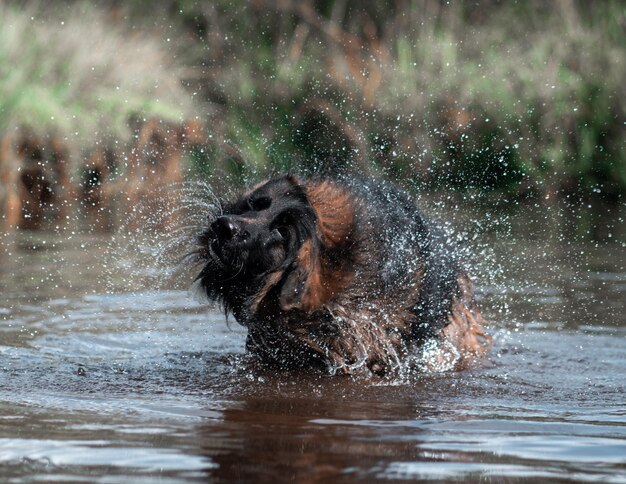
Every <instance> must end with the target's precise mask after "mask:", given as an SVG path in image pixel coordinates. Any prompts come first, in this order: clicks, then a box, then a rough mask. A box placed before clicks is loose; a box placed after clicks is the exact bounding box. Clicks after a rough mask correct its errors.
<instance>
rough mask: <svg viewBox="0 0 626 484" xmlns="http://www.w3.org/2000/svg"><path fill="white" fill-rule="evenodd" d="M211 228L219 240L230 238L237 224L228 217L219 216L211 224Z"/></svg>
mask: <svg viewBox="0 0 626 484" xmlns="http://www.w3.org/2000/svg"><path fill="white" fill-rule="evenodd" d="M211 229H213V232H215V235H217V238H218V240H219V241H220V242H225V241H227V240H231V239H232V238H233V237H234V236H235V235H236V234H237V232H238V229H237V226H236V225H235V223H234V222H233V221H232V219H230V218H229V217H219V218H218V219H217V220H216V221H215V222H213V223H212V224H211Z"/></svg>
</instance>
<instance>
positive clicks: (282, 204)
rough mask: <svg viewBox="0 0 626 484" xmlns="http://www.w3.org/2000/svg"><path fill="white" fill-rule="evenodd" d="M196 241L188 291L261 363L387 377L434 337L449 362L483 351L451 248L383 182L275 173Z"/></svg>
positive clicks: (484, 341)
mask: <svg viewBox="0 0 626 484" xmlns="http://www.w3.org/2000/svg"><path fill="white" fill-rule="evenodd" d="M198 244H199V248H198V251H197V252H198V254H199V256H200V258H201V260H202V261H203V263H204V264H205V265H204V267H203V269H202V271H201V272H200V274H199V275H198V278H197V280H196V285H197V286H198V287H199V288H200V289H201V291H202V292H203V293H205V294H206V295H207V296H208V298H209V299H210V300H213V301H218V302H220V303H221V304H222V305H223V307H224V309H225V311H226V312H227V313H232V314H233V315H234V317H235V319H236V320H237V321H238V322H239V323H241V324H242V325H244V326H246V327H247V329H248V336H247V342H246V346H247V349H248V350H249V351H250V352H251V353H252V354H253V355H255V356H256V357H257V358H258V360H260V361H261V362H262V363H264V364H267V365H272V366H276V367H279V368H317V369H321V370H322V371H325V372H330V373H346V374H355V373H362V372H368V370H369V372H370V373H373V374H377V375H385V374H391V373H393V372H396V371H397V370H398V369H399V368H401V367H402V365H403V361H404V360H406V359H407V357H408V355H410V354H415V353H416V352H419V350H420V349H421V348H424V347H425V346H426V345H429V344H431V343H432V342H433V341H434V342H439V343H440V344H443V345H445V346H447V347H448V348H449V349H450V350H451V352H452V354H454V364H455V365H457V366H459V365H466V364H467V363H468V362H469V361H472V360H473V359H476V358H478V357H480V356H482V355H484V354H485V352H486V351H487V350H488V347H489V346H490V338H489V337H488V336H487V335H486V333H485V330H484V328H483V324H484V319H483V317H482V316H481V314H480V311H479V310H478V308H477V307H476V304H475V301H474V296H473V291H472V283H471V281H470V278H469V276H468V274H467V273H466V271H465V270H464V269H463V268H462V267H461V264H460V263H459V261H458V257H457V252H458V251H457V249H456V248H455V247H454V246H453V245H452V243H451V242H450V239H449V237H448V236H447V235H446V234H445V233H444V231H443V230H441V229H440V228H438V227H436V226H435V225H433V224H430V223H429V222H427V221H426V220H425V219H424V218H423V217H422V216H421V215H420V213H419V212H418V210H417V208H416V205H415V203H414V201H413V200H412V199H411V198H410V197H409V196H408V195H407V194H405V193H403V192H401V191H400V190H398V189H397V188H395V187H394V186H393V185H391V184H389V183H385V182H363V181H358V182H357V181H347V180H346V181H338V180H325V179H299V178H297V177H295V176H292V175H286V176H282V177H278V178H273V179H270V180H268V181H265V182H262V183H260V184H258V185H256V186H255V187H254V188H253V189H252V190H251V191H249V192H248V193H246V194H245V195H243V196H242V197H240V198H239V199H237V200H235V201H232V202H230V203H224V204H222V206H221V211H220V213H216V214H210V215H209V221H208V225H207V228H206V230H205V231H204V232H203V233H202V234H201V235H200V236H199V237H198Z"/></svg>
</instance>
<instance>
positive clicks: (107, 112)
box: [0, 2, 192, 149]
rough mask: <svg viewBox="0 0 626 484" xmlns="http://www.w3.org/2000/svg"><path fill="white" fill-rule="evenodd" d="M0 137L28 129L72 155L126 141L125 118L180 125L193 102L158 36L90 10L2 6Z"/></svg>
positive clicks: (84, 7) (86, 6)
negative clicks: (55, 138) (50, 136)
mask: <svg viewBox="0 0 626 484" xmlns="http://www.w3.org/2000/svg"><path fill="white" fill-rule="evenodd" d="M0 17H1V18H2V19H3V20H2V26H1V27H0V132H3V131H7V130H10V129H12V128H15V127H18V126H24V125H28V126H30V127H31V128H33V129H35V130H36V131H39V132H41V133H42V134H45V133H47V132H49V131H55V132H60V133H62V134H63V135H64V136H65V137H66V138H67V140H68V143H69V144H70V145H72V146H73V147H75V148H77V149H81V148H83V149H84V148H91V147H92V146H93V145H94V143H95V142H96V141H97V140H100V139H103V138H108V139H115V140H118V141H127V140H128V139H129V138H130V135H131V132H130V130H129V127H128V120H129V118H130V117H131V115H140V116H143V117H150V116H159V117H162V118H165V119H174V120H176V119H183V118H184V117H185V116H187V115H189V113H190V112H192V99H191V96H190V95H189V93H187V92H186V91H185V90H184V89H183V87H182V86H181V84H180V76H181V67H180V65H176V63H175V62H173V61H172V56H171V53H170V52H168V50H167V46H166V45H164V42H163V40H162V39H161V38H160V37H159V36H158V35H153V34H150V33H148V32H147V31H143V32H132V31H130V30H129V29H128V28H127V27H126V26H122V25H119V24H116V23H114V22H113V21H111V19H110V18H109V16H108V13H107V12H106V11H104V10H101V9H99V8H97V7H95V6H92V5H91V4H90V3H87V2H82V3H77V4H73V5H69V4H61V5H56V6H55V8H52V7H51V6H50V7H48V6H46V5H45V4H44V3H40V4H38V3H27V4H26V6H25V7H24V6H22V7H18V4H12V3H2V4H0Z"/></svg>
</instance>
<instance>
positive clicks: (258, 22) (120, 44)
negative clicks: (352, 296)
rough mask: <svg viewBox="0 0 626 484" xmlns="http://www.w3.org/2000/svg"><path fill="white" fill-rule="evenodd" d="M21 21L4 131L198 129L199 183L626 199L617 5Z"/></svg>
mask: <svg viewBox="0 0 626 484" xmlns="http://www.w3.org/2000/svg"><path fill="white" fill-rule="evenodd" d="M17 5H18V4H17V3H9V4H2V5H1V6H0V16H2V18H3V26H2V27H1V28H0V131H2V130H7V129H10V128H11V127H13V126H17V125H22V124H30V125H33V126H35V127H37V128H40V129H56V130H61V131H62V132H63V133H65V134H66V136H67V137H68V139H70V140H71V141H74V142H75V143H77V144H78V145H88V144H90V143H92V142H93V141H94V140H97V139H99V138H100V137H102V136H109V137H111V138H113V139H117V140H121V141H123V142H126V141H127V140H128V138H129V136H130V130H129V129H128V127H127V119H128V118H129V116H131V115H133V114H136V113H140V115H142V116H153V115H154V116H162V117H164V118H166V119H182V118H183V117H185V116H188V115H189V114H190V113H193V112H201V113H203V116H204V118H205V121H206V123H205V124H206V126H207V127H208V136H209V139H210V143H209V144H210V146H207V147H206V149H204V150H197V151H196V152H194V154H193V164H192V166H193V167H194V169H195V170H196V173H197V174H202V175H203V176H205V175H207V174H209V175H211V176H213V177H216V178H219V177H224V176H227V177H228V180H230V181H231V182H232V183H235V184H237V183H242V182H243V181H245V180H247V179H250V178H255V177H259V176H262V175H264V174H266V173H271V172H275V171H284V170H287V169H299V170H302V171H305V172H306V171H309V172H311V171H313V172H317V171H320V170H322V171H323V170H327V171H333V170H334V171H341V170H344V171H350V170H352V171H357V172H368V173H374V174H382V175H385V176H388V177H390V178H392V179H396V180H398V181H400V182H401V183H403V184H405V185H409V186H413V187H418V188H425V189H432V190H442V189H446V190H449V189H453V190H459V191H467V190H470V191H472V192H473V193H481V194H488V193H491V192H496V193H507V194H512V195H537V194H541V195H542V196H544V195H551V194H555V193H562V194H564V195H571V194H578V195H587V194H593V193H598V192H599V193H601V194H602V195H604V196H606V197H608V198H614V199H615V198H620V197H621V196H622V195H623V194H624V193H626V155H625V154H624V146H623V139H624V119H625V117H626V116H625V114H626V92H625V91H626V87H625V86H626V84H624V82H623V79H624V77H626V76H625V75H624V74H625V69H624V47H623V46H624V45H626V36H625V33H624V25H625V24H626V7H625V6H624V3H623V2H620V1H612V0H607V1H605V2H602V3H601V4H599V5H596V4H595V3H594V4H593V5H592V4H591V3H589V2H583V1H577V0H571V1H562V2H541V1H538V0H529V1H528V2H495V1H491V0H481V1H480V2H479V4H478V5H477V6H474V4H470V3H467V2H440V1H438V0H425V1H424V2H411V1H402V0H400V1H391V0H389V1H373V0H361V1H357V0H324V1H320V2H296V1H295V0H294V1H284V2H271V1H264V0H261V1H258V2H233V1H225V0H220V1H215V2H196V1H192V0H169V1H166V2H161V3H160V6H161V8H159V9H154V8H153V7H152V6H151V4H150V3H146V2H140V1H130V2H125V3H123V4H120V5H118V6H117V7H111V8H110V9H109V10H104V9H100V8H97V7H94V6H92V5H91V4H89V3H80V2H63V3H61V4H59V5H62V7H60V8H59V7H57V8H56V9H55V11H54V13H52V10H51V9H49V8H47V7H46V6H45V4H44V3H43V2H31V3H28V4H27V5H28V7H26V9H24V8H22V9H18V8H17ZM116 9H117V10H116ZM59 12H60V13H59ZM114 17H115V18H117V20H112V18H114ZM44 18H45V20H44ZM181 83H182V84H184V85H185V86H186V88H183V87H182V84H181Z"/></svg>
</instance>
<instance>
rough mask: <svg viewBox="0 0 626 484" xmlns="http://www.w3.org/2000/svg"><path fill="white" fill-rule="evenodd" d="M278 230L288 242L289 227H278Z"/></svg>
mask: <svg viewBox="0 0 626 484" xmlns="http://www.w3.org/2000/svg"><path fill="white" fill-rule="evenodd" d="M276 230H277V231H278V233H279V234H280V236H281V237H282V238H283V239H284V240H287V239H288V238H289V229H288V228H287V227H284V226H280V227H276Z"/></svg>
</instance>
